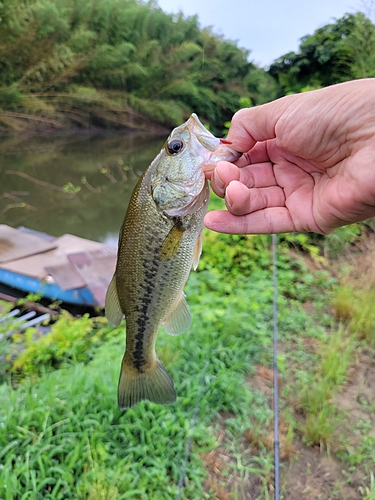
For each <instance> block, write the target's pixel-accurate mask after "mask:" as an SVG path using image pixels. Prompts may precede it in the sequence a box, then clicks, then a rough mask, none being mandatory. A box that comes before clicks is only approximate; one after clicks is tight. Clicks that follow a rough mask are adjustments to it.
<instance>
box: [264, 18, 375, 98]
mask: <svg viewBox="0 0 375 500" xmlns="http://www.w3.org/2000/svg"><path fill="white" fill-rule="evenodd" d="M374 62H375V26H374V24H373V23H372V22H371V21H370V19H368V18H367V17H366V16H365V15H364V14H363V13H361V12H357V13H356V14H345V15H344V16H343V17H342V18H340V19H338V20H336V22H335V23H331V24H327V25H326V26H323V27H322V28H319V29H318V30H316V31H315V33H314V34H313V35H307V36H305V37H303V38H302V41H301V44H300V47H299V51H298V52H297V53H295V52H289V53H288V54H285V55H283V56H281V57H280V58H279V59H277V60H276V61H275V62H274V63H273V64H272V65H271V67H270V69H269V73H270V74H271V75H272V76H273V77H274V78H275V79H276V80H277V81H278V83H279V84H280V85H281V87H282V88H283V91H284V93H290V92H300V91H301V90H302V89H303V88H304V87H324V86H327V85H332V84H334V83H339V82H342V81H347V80H351V79H355V78H362V77H366V76H373V75H374V71H375V65H374Z"/></svg>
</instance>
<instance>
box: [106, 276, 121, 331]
mask: <svg viewBox="0 0 375 500" xmlns="http://www.w3.org/2000/svg"><path fill="white" fill-rule="evenodd" d="M105 315H106V318H107V320H108V321H109V322H110V323H111V325H112V326H119V324H120V323H121V321H122V318H123V317H124V314H123V312H122V310H121V306H120V300H119V298H118V294H117V287H116V276H115V275H113V278H112V279H111V282H110V284H109V286H108V290H107V294H106V296H105Z"/></svg>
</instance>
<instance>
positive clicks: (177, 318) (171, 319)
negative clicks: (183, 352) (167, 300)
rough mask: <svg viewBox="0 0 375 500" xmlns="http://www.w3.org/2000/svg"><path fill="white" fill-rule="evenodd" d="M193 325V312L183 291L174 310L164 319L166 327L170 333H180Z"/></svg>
mask: <svg viewBox="0 0 375 500" xmlns="http://www.w3.org/2000/svg"><path fill="white" fill-rule="evenodd" d="M190 325H191V313H190V310H189V306H188V303H187V302H186V299H185V294H184V293H183V292H181V295H180V298H179V299H178V300H177V301H176V303H175V305H174V307H173V309H172V311H171V312H170V313H169V314H168V316H167V317H166V318H165V320H164V321H163V326H164V329H165V331H166V332H167V333H169V335H180V333H182V332H184V331H185V330H187V329H188V328H190Z"/></svg>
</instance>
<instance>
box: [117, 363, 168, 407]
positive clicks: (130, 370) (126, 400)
mask: <svg viewBox="0 0 375 500" xmlns="http://www.w3.org/2000/svg"><path fill="white" fill-rule="evenodd" d="M176 398H177V394H176V390H175V388H174V384H173V380H172V379H171V377H170V375H169V374H168V372H167V370H166V369H165V367H164V365H163V363H162V362H161V361H159V360H158V359H155V360H154V362H153V363H152V365H151V367H150V368H148V369H146V370H145V371H143V372H140V371H138V370H137V369H135V368H134V367H132V366H127V364H126V361H125V357H124V359H123V361H122V365H121V374H120V380H119V384H118V405H119V407H120V408H121V409H122V410H126V409H127V408H131V407H132V406H134V405H136V404H138V403H140V402H141V401H143V400H148V401H151V402H152V403H157V404H170V403H174V401H176Z"/></svg>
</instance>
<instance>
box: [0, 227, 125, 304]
mask: <svg viewBox="0 0 375 500" xmlns="http://www.w3.org/2000/svg"><path fill="white" fill-rule="evenodd" d="M115 264H116V249H114V248H112V247H109V246H108V245H105V244H103V243H99V242H95V241H91V240H87V239H84V238H79V237H78V236H74V235H71V234H65V235H63V236H60V237H58V238H54V237H52V236H50V235H46V234H44V233H40V232H38V231H33V230H29V229H26V228H18V229H15V228H11V227H10V226H6V225H0V284H3V285H6V286H8V287H11V288H13V289H16V290H19V291H22V292H26V293H37V294H41V295H42V296H43V297H44V298H46V299H49V300H51V301H55V300H57V301H62V302H65V303H69V304H74V305H81V306H91V307H97V306H98V307H104V301H105V294H106V290H107V287H108V284H109V282H110V280H111V278H112V275H113V272H114V269H115Z"/></svg>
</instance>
